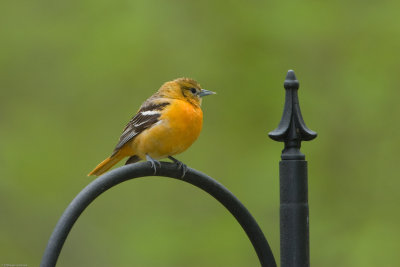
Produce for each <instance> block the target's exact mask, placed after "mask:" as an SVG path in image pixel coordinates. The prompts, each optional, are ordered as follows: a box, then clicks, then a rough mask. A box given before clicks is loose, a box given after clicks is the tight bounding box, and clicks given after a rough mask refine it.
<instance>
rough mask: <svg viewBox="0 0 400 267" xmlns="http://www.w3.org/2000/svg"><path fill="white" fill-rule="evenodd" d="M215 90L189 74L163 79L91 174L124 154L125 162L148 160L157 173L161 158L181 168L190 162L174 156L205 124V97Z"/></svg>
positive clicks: (183, 148) (103, 169)
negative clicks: (205, 87)
mask: <svg viewBox="0 0 400 267" xmlns="http://www.w3.org/2000/svg"><path fill="white" fill-rule="evenodd" d="M213 94H216V93H215V92H213V91H209V90H206V89H202V88H201V86H200V84H199V83H198V82H197V81H195V80H193V79H190V78H178V79H175V80H172V81H169V82H166V83H164V84H163V85H162V86H161V87H160V89H159V90H158V91H157V92H156V93H155V94H153V95H152V96H151V97H149V98H148V99H147V100H146V101H144V102H143V104H142V105H141V106H140V108H139V110H138V112H137V113H136V115H135V116H133V118H132V119H131V120H130V121H129V122H128V124H127V125H126V126H125V128H124V130H123V131H122V134H121V136H120V138H119V141H118V143H117V145H116V146H115V148H114V151H113V152H112V154H111V156H109V157H108V158H106V159H105V160H104V161H102V162H101V163H100V164H98V165H97V167H96V168H94V169H93V170H92V171H91V172H90V173H89V174H88V176H91V175H95V176H99V175H101V174H103V173H105V172H107V171H108V170H109V169H110V168H111V167H113V166H114V165H115V164H117V163H118V162H119V161H121V160H122V159H124V158H127V157H128V159H127V161H126V163H125V164H132V163H135V162H138V161H140V160H147V161H148V162H150V166H151V167H152V169H153V170H154V174H156V171H157V166H158V167H161V163H160V162H159V159H163V158H169V159H170V160H172V161H173V162H174V163H175V164H177V166H178V168H180V169H182V178H183V177H184V176H185V173H186V171H187V166H186V165H185V164H184V163H182V162H181V161H179V160H177V159H176V158H174V157H173V156H174V155H177V154H180V153H182V152H184V151H185V150H186V149H188V148H189V147H190V146H191V145H192V144H193V143H194V141H196V139H197V138H198V136H199V135H200V132H201V129H202V126H203V112H202V109H201V103H202V97H204V96H207V95H213Z"/></svg>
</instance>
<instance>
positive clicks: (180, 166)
mask: <svg viewBox="0 0 400 267" xmlns="http://www.w3.org/2000/svg"><path fill="white" fill-rule="evenodd" d="M168 158H169V159H170V160H172V161H173V162H174V163H175V164H176V165H177V166H178V168H179V169H182V176H181V178H183V177H185V174H186V172H187V170H188V167H187V166H186V164H185V163H183V162H182V161H179V160H177V159H176V158H174V157H171V156H168Z"/></svg>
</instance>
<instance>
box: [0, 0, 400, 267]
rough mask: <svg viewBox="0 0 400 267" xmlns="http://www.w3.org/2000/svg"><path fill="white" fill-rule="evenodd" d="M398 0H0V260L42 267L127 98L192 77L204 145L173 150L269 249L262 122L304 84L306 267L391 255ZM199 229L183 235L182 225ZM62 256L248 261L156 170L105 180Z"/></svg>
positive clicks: (236, 237) (275, 215) (274, 211)
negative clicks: (105, 188)
mask: <svg viewBox="0 0 400 267" xmlns="http://www.w3.org/2000/svg"><path fill="white" fill-rule="evenodd" d="M399 8H400V3H399V2H398V1H393V0H389V1H375V2H374V1H357V0H353V1H331V2H323V1H308V2H304V1H293V0H290V1H269V2H267V1H256V0H252V1H247V2H244V1H209V0H206V1H178V0H174V1H160V0H149V1H93V0H84V1H64V2H60V1H57V2H54V1H27V0H22V1H10V0H6V1H3V2H2V3H1V4H0V25H1V26H0V36H1V37H0V41H1V42H0V122H1V127H0V128H1V130H0V177H1V179H0V214H1V220H0V264H17V263H18V264H28V266H38V265H39V263H40V259H41V256H42V253H43V250H44V248H45V246H46V243H47V240H48V238H49V236H50V234H51V231H52V230H53V227H54V226H55V224H56V222H57V220H58V218H59V217H60V215H61V214H62V212H63V210H64V209H65V208H66V206H67V205H68V203H69V202H70V201H71V200H72V198H73V197H74V196H75V195H76V194H77V193H78V192H79V191H80V190H81V189H82V188H83V187H84V186H86V185H87V184H88V183H89V182H90V181H91V180H92V179H93V178H92V177H90V178H88V177H86V174H87V173H88V172H89V171H90V170H91V169H92V168H93V167H94V166H95V165H96V164H97V163H99V162H100V161H101V160H103V159H104V158H105V157H106V156H108V155H109V154H110V153H111V151H112V149H113V146H114V145H115V144H116V142H117V140H118V137H119V135H120V133H121V131H122V129H123V127H124V126H125V124H126V122H127V121H128V120H129V119H130V118H131V116H132V115H134V113H135V112H136V110H137V109H138V107H139V106H140V104H141V103H142V102H143V101H144V100H145V99H146V98H147V97H148V96H150V95H151V94H153V93H154V92H155V90H157V89H158V88H159V86H160V85H161V84H162V83H163V82H165V81H168V80H171V79H174V78H177V77H182V76H185V77H191V78H194V79H196V80H198V81H199V82H200V84H202V86H203V87H204V88H206V89H209V90H213V91H217V92H218V94H217V95H216V96H210V97H207V98H206V99H205V100H204V101H203V110H204V127H203V132H202V134H201V135H200V138H199V140H198V141H197V142H196V143H195V144H194V145H193V146H192V147H191V148H190V149H189V150H188V151H186V152H185V153H183V154H182V155H179V156H177V158H179V159H180V160H182V161H183V162H185V163H186V164H188V165H189V166H191V167H193V168H195V169H198V170H201V171H203V172H205V173H207V174H209V175H210V176H212V177H214V178H216V179H217V180H219V181H220V182H222V183H223V184H224V185H225V186H227V187H228V188H229V189H230V190H231V191H232V192H233V193H234V194H236V195H237V197H238V198H239V199H241V201H242V202H243V203H244V204H245V205H246V206H247V207H248V209H249V210H250V211H251V212H252V214H253V215H254V216H255V218H256V219H257V221H258V222H259V224H260V225H261V227H262V229H263V231H264V233H265V235H266V236H267V238H268V240H269V242H270V244H271V247H272V250H273V252H274V254H275V255H276V258H277V260H279V181H278V162H279V156H280V151H281V149H282V144H280V143H276V142H273V141H272V140H270V139H269V138H268V136H267V133H268V132H269V131H271V130H273V129H274V128H275V127H276V126H277V125H278V122H279V120H280V117H281V111H282V108H283V100H284V90H283V87H282V83H283V80H284V77H285V75H286V71H287V70H288V69H294V70H295V72H296V74H297V77H298V79H299V80H300V90H299V97H300V103H301V107H302V112H303V117H304V119H305V121H306V124H307V125H308V126H309V127H310V128H311V129H312V130H315V131H317V132H318V134H319V136H318V138H317V139H316V140H314V141H312V142H310V143H308V142H306V143H303V148H302V151H303V152H304V153H305V154H306V156H307V160H308V161H309V202H310V241H311V242H310V247H311V265H312V266H324V267H331V266H332V267H333V266H363V267H369V266H371V267H372V266H388V267H390V266H399V265H400V258H399V257H398V255H397V254H398V250H399V249H400V246H399V242H398V240H399V236H400V228H399V223H400V215H399V212H398V205H399V203H400V196H399V193H398V188H399V187H400V180H399V174H398V169H397V167H398V164H399V163H398V161H399V157H398V151H399V148H400V139H399V136H400V128H399V124H398V122H397V121H398V117H397V116H398V115H399V114H400V108H399V104H398V103H397V102H398V99H399V97H400V93H399V88H398V85H397V83H398V79H399V67H400V65H399V64H400V56H399V47H400V27H399V23H400V21H399V19H398V14H397V13H398V10H399ZM194 228H196V229H197V230H196V231H193V229H194ZM57 266H60V267H62V266H98V267H102V266H151V267H158V266H160V267H168V266H193V267H196V266H231V267H236V266H237V267H239V266H258V260H257V257H256V255H255V252H254V251H253V249H252V247H251V244H250V242H249V241H248V240H247V237H246V235H245V234H244V232H243V231H242V230H241V228H240V226H239V225H238V224H237V222H236V221H235V220H234V219H233V218H232V216H231V215H230V214H228V212H227V211H226V210H225V209H224V208H223V207H222V206H221V205H220V204H218V203H217V202H216V201H214V200H213V199H212V198H211V197H210V196H208V195H206V194H205V193H203V192H200V190H198V189H196V188H193V187H191V186H189V185H187V184H183V183H180V182H176V181H172V180H169V179H163V178H150V179H149V178H148V179H139V180H136V181H130V182H126V183H124V184H122V185H120V186H118V187H116V188H113V189H112V190H110V191H109V192H107V193H106V194H104V195H102V196H101V197H100V198H98V199H97V200H96V201H95V202H94V203H93V204H92V205H91V206H90V207H89V208H88V209H87V210H86V211H85V212H84V213H83V215H82V216H81V217H80V218H79V220H78V222H77V224H76V225H75V227H74V228H73V230H72V232H71V234H70V235H69V237H68V239H67V242H66V244H65V246H64V249H63V251H62V254H61V256H60V258H59V262H58V265H57Z"/></svg>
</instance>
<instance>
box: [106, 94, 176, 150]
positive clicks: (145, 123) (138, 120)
mask: <svg viewBox="0 0 400 267" xmlns="http://www.w3.org/2000/svg"><path fill="white" fill-rule="evenodd" d="M169 104H170V103H168V102H161V103H151V102H147V101H146V102H145V103H144V104H143V105H142V106H141V107H140V109H139V111H138V113H137V114H136V115H135V116H134V117H133V118H132V119H131V120H130V121H129V122H128V124H127V125H126V126H125V129H124V131H123V132H122V134H121V137H120V138H119V142H118V144H117V145H116V146H115V149H114V152H113V154H112V155H114V154H115V153H117V152H118V150H120V149H121V148H122V147H123V146H124V145H125V144H126V143H128V142H129V141H131V140H132V139H133V138H135V136H137V135H138V134H140V133H141V132H143V131H144V130H146V129H148V128H150V127H152V126H153V125H154V124H156V123H157V122H158V121H159V119H158V118H159V117H160V116H161V111H162V110H163V109H164V108H165V107H166V106H168V105H169Z"/></svg>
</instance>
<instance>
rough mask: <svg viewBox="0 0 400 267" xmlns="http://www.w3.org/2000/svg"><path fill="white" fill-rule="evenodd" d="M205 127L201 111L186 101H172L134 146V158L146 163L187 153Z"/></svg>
mask: <svg viewBox="0 0 400 267" xmlns="http://www.w3.org/2000/svg"><path fill="white" fill-rule="evenodd" d="M202 126H203V112H202V111H201V108H200V107H198V106H196V105H192V104H190V103H189V102H187V101H182V100H176V99H175V100H172V101H171V104H170V105H169V106H167V107H166V108H165V109H164V110H162V112H161V116H160V118H159V122H157V123H156V125H154V126H152V127H151V128H149V129H147V130H145V131H143V132H142V133H141V134H139V135H138V136H137V137H136V138H135V139H134V140H133V142H132V144H131V147H132V149H133V151H134V154H136V155H138V156H139V157H140V158H142V159H145V157H146V154H148V155H150V156H151V157H152V158H154V159H161V158H165V157H168V156H173V155H176V154H179V153H182V152H183V151H185V150H186V149H187V148H188V147H190V146H191V145H192V144H193V142H194V141H196V139H197V138H198V136H199V134H200V131H201V128H202Z"/></svg>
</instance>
